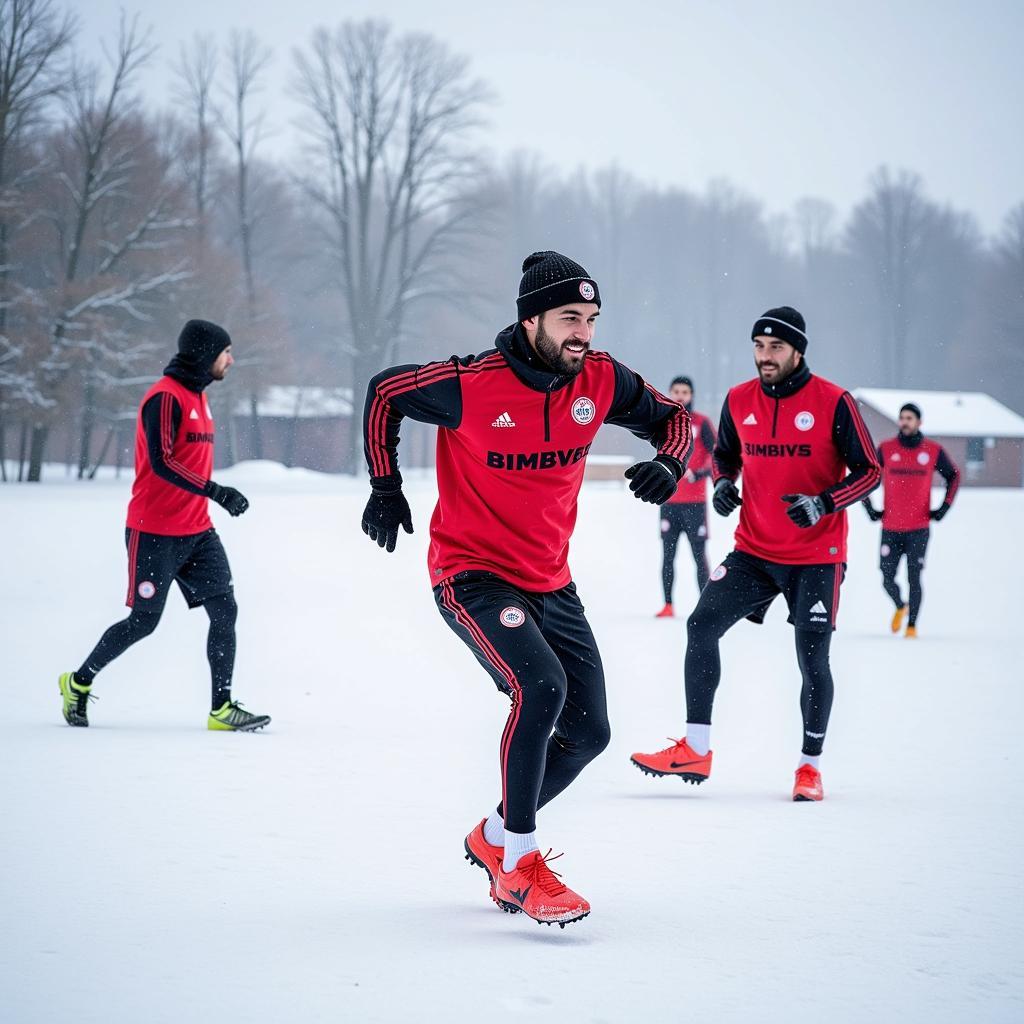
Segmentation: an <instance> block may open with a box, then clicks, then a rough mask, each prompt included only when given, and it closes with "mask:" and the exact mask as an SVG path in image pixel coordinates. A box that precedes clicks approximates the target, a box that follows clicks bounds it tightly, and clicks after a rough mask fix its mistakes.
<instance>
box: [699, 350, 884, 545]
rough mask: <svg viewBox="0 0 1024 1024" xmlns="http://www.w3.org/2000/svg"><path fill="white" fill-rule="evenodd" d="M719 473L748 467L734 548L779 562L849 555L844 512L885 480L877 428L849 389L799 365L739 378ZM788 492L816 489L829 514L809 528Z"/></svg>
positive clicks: (724, 424) (725, 424)
mask: <svg viewBox="0 0 1024 1024" xmlns="http://www.w3.org/2000/svg"><path fill="white" fill-rule="evenodd" d="M714 463H715V480H716V481H717V480H718V479H720V478H721V477H728V479H730V480H736V479H737V478H738V477H739V475H740V473H742V474H743V487H742V495H743V504H742V505H741V506H740V520H739V525H738V526H737V528H736V549H737V550H738V551H744V552H746V553H747V554H750V555H754V556H755V557H757V558H763V559H765V560H766V561H769V562H777V563H779V564H782V565H819V564H827V563H832V562H845V561H846V534H847V523H846V513H845V512H844V511H843V510H844V509H846V508H847V507H849V506H850V505H852V504H853V503H854V502H857V501H861V500H862V499H864V498H865V497H867V495H868V494H870V493H871V492H872V491H873V490H874V489H875V488H876V487H877V486H878V483H879V480H880V479H881V469H880V468H879V465H878V458H877V456H876V454H875V445H874V442H873V441H872V440H871V434H870V433H869V432H868V428H867V426H866V425H865V423H864V420H863V418H862V417H861V414H860V411H859V410H858V408H857V403H856V402H855V401H854V399H853V397H852V396H851V395H850V393H849V392H848V391H844V390H843V389H842V388H841V387H839V386H838V385H836V384H833V383H832V382H831V381H827V380H825V379H824V378H823V377H818V376H815V375H814V374H812V373H811V371H810V370H809V369H808V368H807V365H806V363H801V365H800V367H799V369H798V370H796V372H794V373H793V374H791V375H790V376H789V377H787V378H786V379H785V380H784V381H782V382H780V383H779V384H775V385H770V384H762V383H761V381H760V380H758V379H754V380H751V381H747V382H746V383H744V384H738V385H737V386H736V387H734V388H733V389H732V390H731V391H730V392H729V394H728V395H726V398H725V403H724V404H723V406H722V418H721V422H720V423H719V427H718V442H717V444H716V446H715V453H714ZM784 494H808V495H813V496H818V497H820V498H821V500H822V502H823V503H824V505H825V512H826V514H825V515H823V516H822V517H821V519H820V521H819V522H818V523H817V524H816V525H814V526H812V527H809V528H807V529H801V528H800V527H798V526H797V525H796V524H795V523H793V521H792V520H791V519H790V518H789V516H788V515H787V514H786V509H787V505H786V502H784V501H783V500H782V496H783V495H784Z"/></svg>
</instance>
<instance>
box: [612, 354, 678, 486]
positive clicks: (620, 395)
mask: <svg viewBox="0 0 1024 1024" xmlns="http://www.w3.org/2000/svg"><path fill="white" fill-rule="evenodd" d="M608 358H609V360H610V362H611V364H612V367H613V369H614V371H615V394H614V397H613V398H612V404H611V408H610V409H609V410H608V415H607V416H605V418H604V421H605V423H612V424H615V425H616V426H619V427H625V428H626V429H627V430H629V431H632V433H634V434H635V435H636V436H637V437H640V438H643V440H645V441H650V443H651V444H652V445H654V447H655V448H657V449H658V457H661V458H666V459H671V460H672V461H673V463H674V464H675V465H676V466H678V472H677V474H676V479H678V478H679V477H681V476H682V475H683V472H684V470H685V469H686V463H687V462H688V461H689V459H690V452H691V451H692V449H693V437H692V434H691V430H690V414H689V413H688V412H687V411H686V410H685V409H684V408H683V407H682V406H681V405H680V404H679V403H678V402H673V401H672V400H671V399H670V398H666V397H665V396H664V395H662V394H660V393H659V392H658V391H656V390H655V389H654V388H652V387H651V385H650V384H648V383H647V382H646V381H645V380H644V379H643V377H641V376H640V374H638V373H636V372H635V371H633V370H631V369H630V368H629V367H628V366H624V365H623V364H622V363H620V362H619V361H618V360H616V359H612V358H611V357H610V356H609V357H608Z"/></svg>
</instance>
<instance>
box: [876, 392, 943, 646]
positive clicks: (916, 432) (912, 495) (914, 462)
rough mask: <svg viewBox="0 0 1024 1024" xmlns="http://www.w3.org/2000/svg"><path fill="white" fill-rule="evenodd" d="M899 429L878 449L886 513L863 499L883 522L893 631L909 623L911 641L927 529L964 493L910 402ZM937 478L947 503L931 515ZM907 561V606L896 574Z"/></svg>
mask: <svg viewBox="0 0 1024 1024" xmlns="http://www.w3.org/2000/svg"><path fill="white" fill-rule="evenodd" d="M899 426H900V432H899V433H898V434H897V435H896V436H895V437H892V438H889V440H888V441H883V442H882V443H881V444H880V445H879V446H878V461H879V462H880V463H881V464H882V485H883V487H884V496H883V499H882V500H883V507H882V511H881V512H879V511H878V510H877V509H876V508H875V507H874V505H872V504H871V499H870V498H865V499H864V507H865V508H866V509H867V512H868V515H869V516H870V517H871V519H872V521H873V522H878V520H879V519H881V520H882V542H881V549H880V550H881V570H882V586H883V587H884V588H885V592H886V593H887V594H888V595H889V596H890V597H891V598H892V601H893V604H895V605H896V611H895V612H893V616H892V623H891V629H892V631H893V632H894V633H898V632H899V631H900V627H901V626H902V625H903V619H904V617H906V618H907V633H906V635H907V636H908V637H911V638H913V637H916V636H917V616H918V613H919V612H920V610H921V598H922V595H923V591H922V589H921V573H922V572H923V571H924V555H925V551H926V550H927V549H928V538H929V536H930V534H931V531H930V530H929V524H930V523H931V521H932V520H933V519H934V520H935V522H941V520H942V519H943V517H944V516H945V515H946V513H947V512H948V511H949V509H950V506H951V505H952V504H953V499H954V498H955V497H956V492H957V490H958V489H959V487H960V470H958V469H957V468H956V466H955V465H954V464H953V460H952V459H951V458H950V457H949V456H948V455H947V454H946V450H945V448H943V447H942V445H940V444H936V443H935V442H934V441H932V440H929V439H928V438H927V437H925V436H924V434H922V433H921V410H920V409H919V408H918V407H917V406H916V405H914V403H913V402H907V403H906V405H904V406H902V408H901V409H900V420H899ZM936 473H938V474H939V475H940V476H941V477H942V478H943V479H944V480H945V481H946V497H945V498H944V499H943V502H942V504H941V505H940V506H939V507H938V508H936V509H933V508H932V507H931V497H932V477H933V476H934V475H935V474H936ZM904 555H906V556H907V582H908V584H909V589H910V593H909V605H908V604H904V602H903V596H902V595H901V594H900V588H899V585H898V584H897V582H896V570H897V569H898V568H899V564H900V559H901V558H902V557H903V556H904ZM908 610H909V612H910V615H909V616H907V612H908Z"/></svg>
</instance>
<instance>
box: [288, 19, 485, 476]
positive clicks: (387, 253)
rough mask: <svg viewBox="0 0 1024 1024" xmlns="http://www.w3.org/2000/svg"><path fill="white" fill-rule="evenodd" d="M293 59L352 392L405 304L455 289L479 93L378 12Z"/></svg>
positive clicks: (444, 53) (436, 48)
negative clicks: (339, 301) (450, 273)
mask: <svg viewBox="0 0 1024 1024" xmlns="http://www.w3.org/2000/svg"><path fill="white" fill-rule="evenodd" d="M297 65H298V87H299V92H300V95H301V97H302V99H303V101H304V102H305V104H306V106H307V107H308V109H309V111H310V113H311V115H312V117H311V122H310V124H309V131H310V134H311V137H312V140H313V155H314V159H315V160H316V164H317V166H316V170H315V172H314V173H313V174H311V175H309V177H308V178H307V179H306V182H305V184H306V189H307V191H308V194H309V195H310V196H311V197H312V199H313V201H314V202H315V203H316V204H317V205H318V206H319V207H320V208H321V209H322V211H323V213H324V214H325V215H326V218H327V220H326V224H325V231H326V240H327V244H328V246H329V250H330V252H331V254H332V257H333V260H334V263H335V265H336V267H337V272H338V276H339V286H340V290H341V293H342V295H343V299H344V303H345V312H346V319H347V322H348V333H349V338H348V339H347V341H346V342H343V343H342V344H344V345H345V347H346V350H347V351H348V353H349V354H350V355H351V357H352V385H353V389H354V393H355V396H356V401H357V402H358V401H359V400H360V397H361V394H362V392H363V390H365V387H366V384H367V382H368V380H369V378H370V377H371V376H372V374H373V373H374V372H375V371H376V370H378V369H379V368H380V367H381V366H382V364H384V363H385V362H387V361H388V360H389V359H391V358H393V357H394V353H395V351H396V347H397V345H398V343H399V341H400V339H401V338H402V337H403V332H404V330H405V328H406V321H407V318H408V317H409V315H410V313H411V311H412V309H413V307H414V306H415V305H416V304H417V303H421V302H424V301H428V300H438V299H440V300H445V299H448V300H451V299H452V298H453V297H454V295H455V293H456V292H457V291H458V288H457V286H455V283H454V282H453V281H452V280H451V278H450V277H446V270H447V269H449V267H448V265H447V264H446V259H447V258H448V257H449V256H451V255H452V252H453V249H454V247H455V246H456V245H457V244H458V240H459V237H460V234H461V233H463V232H465V231H466V229H467V227H468V225H469V224H470V222H471V218H472V216H473V214H474V212H475V211H476V209H477V208H478V206H477V203H476V202H475V201H474V200H473V199H471V198H470V197H471V196H472V195H473V190H474V186H475V185H476V184H477V183H478V181H477V174H478V165H477V163H476V161H475V160H474V157H473V150H472V149H471V148H470V145H469V140H470V135H471V133H472V131H473V130H474V129H475V128H476V127H477V126H478V125H479V123H480V116H481V108H482V105H483V103H484V102H485V101H486V99H487V92H486V90H485V87H484V86H483V85H482V84H481V83H480V82H479V81H476V80H474V79H471V78H470V77H469V74H468V66H467V62H466V61H465V60H464V59H462V58H459V57H455V56H453V55H452V54H450V53H449V52H448V50H447V49H446V47H445V46H444V45H443V44H442V43H440V42H438V41H437V40H436V39H434V38H432V37H430V36H427V35H407V36H403V37H400V38H396V37H395V36H393V34H392V32H391V29H390V28H389V26H388V25H387V24H386V23H384V22H380V21H365V22H361V23H352V22H348V23H345V24H343V25H341V26H340V27H339V28H338V29H336V30H335V31H334V32H333V33H331V32H328V31H327V30H324V29H320V30H318V31H317V32H316V33H315V34H314V37H313V41H312V44H311V45H310V47H309V50H308V51H305V52H300V53H298V55H297ZM357 433H358V432H357V431H353V435H354V436H353V445H352V466H353V469H354V468H355V466H356V465H357V464H358V461H359V460H358V455H357V452H358V446H359V440H358V438H357V437H356V436H355V435H356V434H357Z"/></svg>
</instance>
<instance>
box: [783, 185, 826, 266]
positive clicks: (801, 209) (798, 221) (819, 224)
mask: <svg viewBox="0 0 1024 1024" xmlns="http://www.w3.org/2000/svg"><path fill="white" fill-rule="evenodd" d="M793 222H794V225H795V227H796V233H797V238H798V239H799V244H800V252H801V255H802V256H803V259H804V262H805V264H806V263H810V262H811V261H812V260H813V259H815V257H817V256H818V255H820V254H821V253H822V252H824V251H825V250H827V249H829V248H831V247H832V245H833V244H834V242H835V234H836V208H835V207H834V206H833V205H832V204H831V203H830V202H828V201H827V200H825V199H816V198H814V197H813V196H805V197H804V198H803V199H798V200H797V201H796V205H795V206H794V207H793Z"/></svg>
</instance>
